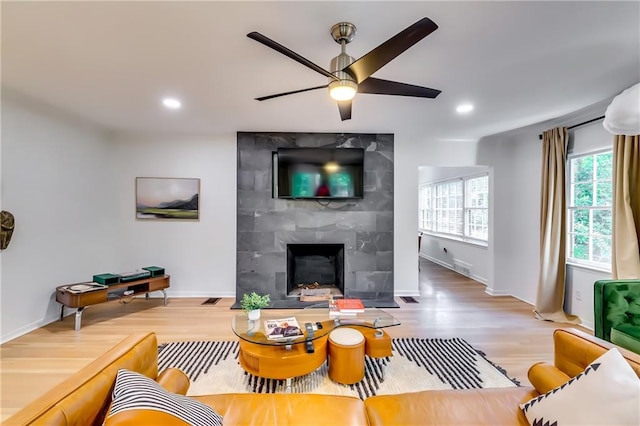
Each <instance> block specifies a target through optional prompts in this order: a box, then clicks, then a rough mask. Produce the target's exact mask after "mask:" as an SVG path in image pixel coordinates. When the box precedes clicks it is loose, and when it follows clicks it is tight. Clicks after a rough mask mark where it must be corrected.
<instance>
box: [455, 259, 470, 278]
mask: <svg viewBox="0 0 640 426" xmlns="http://www.w3.org/2000/svg"><path fill="white" fill-rule="evenodd" d="M472 267H473V265H471V264H470V263H467V262H463V261H461V260H458V259H453V270H454V271H456V272H457V273H459V274H462V275H466V276H467V277H471V268H472Z"/></svg>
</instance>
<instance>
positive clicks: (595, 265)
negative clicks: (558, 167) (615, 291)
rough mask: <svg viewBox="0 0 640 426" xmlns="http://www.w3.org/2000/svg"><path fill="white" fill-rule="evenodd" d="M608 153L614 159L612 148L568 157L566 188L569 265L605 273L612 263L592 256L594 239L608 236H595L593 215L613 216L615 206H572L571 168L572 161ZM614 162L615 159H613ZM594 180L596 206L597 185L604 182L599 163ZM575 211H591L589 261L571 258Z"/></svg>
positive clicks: (572, 184)
mask: <svg viewBox="0 0 640 426" xmlns="http://www.w3.org/2000/svg"><path fill="white" fill-rule="evenodd" d="M606 153H612V157H613V150H612V149H611V148H606V149H599V150H594V151H589V152H582V153H579V154H578V153H576V154H571V155H568V156H567V167H566V187H567V219H566V226H567V243H566V249H567V263H568V264H570V265H577V266H581V267H584V268H587V269H594V270H598V271H605V272H611V262H609V263H604V262H596V261H593V260H592V256H593V242H594V237H598V238H606V236H602V235H599V234H595V233H594V231H593V213H594V212H595V211H607V210H608V211H609V212H611V215H613V206H612V205H608V206H596V205H592V206H574V205H572V200H573V193H574V182H573V181H572V174H573V170H572V167H571V164H572V161H573V160H576V159H579V158H584V157H594V159H595V156H596V155H599V154H606ZM612 161H613V158H612ZM593 167H594V169H593V180H592V181H591V183H592V184H593V186H594V191H593V194H594V197H593V204H595V202H596V199H597V198H596V194H597V183H598V182H603V181H602V180H598V179H597V162H596V161H594V162H593ZM612 169H613V165H612ZM611 179H613V176H611ZM611 184H612V185H613V180H611ZM612 201H613V192H612ZM575 210H588V211H589V233H588V234H587V235H588V236H589V258H590V259H589V260H585V259H577V258H575V257H571V255H572V251H571V247H572V244H573V236H574V235H575V234H576V233H575V232H572V231H573V229H572V227H571V220H572V217H573V214H572V213H573V212H574V211H575ZM608 238H609V239H610V240H611V238H612V232H611V233H610V235H609V237H608Z"/></svg>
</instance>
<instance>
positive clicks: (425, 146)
mask: <svg viewBox="0 0 640 426" xmlns="http://www.w3.org/2000/svg"><path fill="white" fill-rule="evenodd" d="M425 134H427V133H426V132H425V133H423V134H418V132H415V133H411V132H410V131H409V130H408V129H399V130H398V131H397V132H396V133H395V137H394V158H395V161H394V167H395V172H394V180H395V185H394V206H395V207H394V272H393V274H394V281H395V282H394V287H395V293H396V295H398V296H404V295H413V296H417V295H419V289H418V186H419V185H418V169H419V167H420V166H443V165H447V166H474V165H476V164H477V163H476V143H475V142H466V141H463V142H461V141H438V142H436V141H432V140H429V138H428V136H425Z"/></svg>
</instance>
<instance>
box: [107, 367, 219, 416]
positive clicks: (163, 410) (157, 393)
mask: <svg viewBox="0 0 640 426" xmlns="http://www.w3.org/2000/svg"><path fill="white" fill-rule="evenodd" d="M145 412H146V413H148V414H149V416H151V417H152V418H153V419H154V421H159V419H166V422H165V421H163V424H165V423H166V424H182V422H184V423H186V424H189V425H194V426H201V425H202V426H222V416H221V415H220V414H218V413H216V412H215V411H214V410H213V409H212V408H211V407H209V406H207V405H205V404H203V403H201V402H199V401H196V400H194V399H191V398H189V397H186V396H182V395H177V394H174V393H170V392H167V391H166V390H165V389H164V388H163V387H162V386H160V385H159V384H158V383H157V382H156V381H154V380H152V379H150V378H148V377H146V376H144V375H142V374H139V373H135V372H133V371H129V370H125V369H121V370H118V375H117V377H116V384H115V388H114V390H113V401H112V402H111V408H110V409H109V413H108V414H107V418H106V420H105V425H115V424H118V423H127V424H129V423H131V421H132V420H134V419H135V417H136V416H138V415H139V416H140V420H141V421H144V418H145Z"/></svg>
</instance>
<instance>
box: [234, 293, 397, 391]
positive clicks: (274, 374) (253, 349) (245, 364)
mask: <svg viewBox="0 0 640 426" xmlns="http://www.w3.org/2000/svg"><path fill="white" fill-rule="evenodd" d="M265 312H269V311H265V310H262V315H261V317H260V319H258V320H255V321H252V320H249V319H248V318H247V315H246V314H245V313H241V314H237V315H235V316H234V317H233V320H232V322H231V328H232V329H233V332H234V333H235V334H236V335H237V336H238V337H239V338H240V351H239V355H238V359H239V361H240V366H241V367H242V368H243V369H244V370H245V371H246V372H248V373H250V374H253V375H254V376H258V377H263V378H267V379H276V380H286V386H287V391H290V390H291V379H292V378H293V377H299V376H304V375H306V374H309V373H312V372H313V371H315V370H317V369H318V368H319V367H320V366H322V364H323V363H324V362H326V359H327V340H328V336H329V333H330V332H331V331H332V330H334V329H336V328H337V327H341V326H359V327H365V328H369V329H375V330H380V329H382V328H385V327H391V326H395V325H400V321H398V320H397V319H395V318H394V317H393V316H391V315H389V314H388V313H386V312H384V311H382V310H380V309H377V308H366V309H365V311H364V312H361V313H358V314H357V315H355V316H345V317H332V316H330V315H329V308H328V305H327V303H324V304H317V305H311V306H309V307H307V308H306V309H302V310H300V311H296V312H294V313H292V314H279V315H274V314H271V313H267V314H266V315H265ZM291 317H294V318H295V319H296V322H297V323H298V325H299V327H300V329H301V330H302V332H303V334H302V335H300V336H293V337H286V338H279V339H270V338H268V337H267V334H266V329H265V327H266V326H265V324H266V322H267V321H269V320H281V319H283V318H291ZM307 327H309V328H308V329H307Z"/></svg>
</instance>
